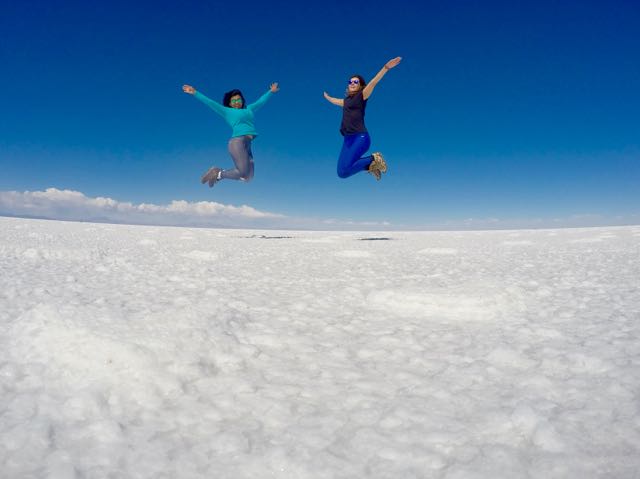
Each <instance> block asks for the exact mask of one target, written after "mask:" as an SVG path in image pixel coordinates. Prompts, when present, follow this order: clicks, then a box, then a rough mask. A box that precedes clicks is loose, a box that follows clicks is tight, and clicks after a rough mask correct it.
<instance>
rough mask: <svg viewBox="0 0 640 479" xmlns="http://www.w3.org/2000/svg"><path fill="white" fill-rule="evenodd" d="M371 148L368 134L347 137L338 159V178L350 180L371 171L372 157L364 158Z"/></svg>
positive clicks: (355, 134)
mask: <svg viewBox="0 0 640 479" xmlns="http://www.w3.org/2000/svg"><path fill="white" fill-rule="evenodd" d="M370 146H371V138H369V134H368V133H354V134H352V135H345V137H344V143H343V144H342V150H341V151H340V158H338V176H339V177H340V178H348V177H350V176H351V175H355V174H356V173H358V172H360V171H365V170H368V169H369V165H370V164H371V162H372V161H373V157H372V156H365V157H362V155H363V154H364V153H366V152H367V150H368V149H369V147H370Z"/></svg>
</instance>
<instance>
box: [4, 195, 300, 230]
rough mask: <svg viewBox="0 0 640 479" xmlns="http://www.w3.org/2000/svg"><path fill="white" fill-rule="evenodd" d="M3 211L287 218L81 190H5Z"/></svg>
mask: <svg viewBox="0 0 640 479" xmlns="http://www.w3.org/2000/svg"><path fill="white" fill-rule="evenodd" d="M0 214H5V215H12V216H31V217H40V218H50V219H57V220H72V221H101V222H102V221H105V222H113V223H141V224H158V225H175V226H231V227H270V226H272V225H273V224H275V223H277V222H279V221H282V220H285V219H286V218H287V217H286V216H284V215H281V214H277V213H270V212H264V211H259V210H257V209H255V208H252V207H250V206H246V205H242V206H233V205H224V204H221V203H215V202H211V201H199V202H194V203H190V202H188V201H184V200H174V201H172V202H171V203H169V204H168V205H155V204H149V203H140V204H137V205H136V204H134V203H131V202H122V201H117V200H114V199H112V198H104V197H97V198H90V197H88V196H85V195H84V194H83V193H81V192H79V191H71V190H59V189H56V188H48V189H47V190H45V191H25V192H22V193H21V192H18V191H1V192H0Z"/></svg>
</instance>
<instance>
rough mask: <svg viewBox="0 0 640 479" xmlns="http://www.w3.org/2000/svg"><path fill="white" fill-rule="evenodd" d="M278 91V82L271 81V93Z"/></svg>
mask: <svg viewBox="0 0 640 479" xmlns="http://www.w3.org/2000/svg"><path fill="white" fill-rule="evenodd" d="M279 91H280V88H279V87H278V82H275V83H272V84H271V93H277V92H279Z"/></svg>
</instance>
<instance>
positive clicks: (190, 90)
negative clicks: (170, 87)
mask: <svg viewBox="0 0 640 479" xmlns="http://www.w3.org/2000/svg"><path fill="white" fill-rule="evenodd" d="M182 91H183V92H185V93H188V94H189V95H195V93H196V89H195V88H193V87H192V86H191V85H182Z"/></svg>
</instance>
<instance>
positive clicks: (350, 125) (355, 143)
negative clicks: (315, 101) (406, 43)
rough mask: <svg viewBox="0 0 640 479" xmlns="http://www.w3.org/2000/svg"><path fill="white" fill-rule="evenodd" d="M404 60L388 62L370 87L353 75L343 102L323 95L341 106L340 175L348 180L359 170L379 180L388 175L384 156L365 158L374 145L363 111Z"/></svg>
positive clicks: (395, 59) (359, 77)
mask: <svg viewBox="0 0 640 479" xmlns="http://www.w3.org/2000/svg"><path fill="white" fill-rule="evenodd" d="M400 60H402V58H401V57H396V58H394V59H392V60H389V61H388V62H387V63H386V64H385V66H384V67H382V70H380V71H379V72H378V74H377V75H376V76H374V77H373V78H372V79H371V81H370V82H369V83H368V84H367V83H366V82H365V80H364V78H362V76H360V75H352V76H351V78H350V79H349V84H348V86H347V96H346V97H345V98H344V99H343V100H341V99H339V98H333V97H331V96H329V95H328V94H327V92H324V97H325V98H326V99H327V100H328V101H329V102H330V103H333V104H334V105H337V106H339V107H342V124H341V125H340V133H342V136H344V143H343V145H342V151H340V158H339V159H338V176H339V177H340V178H348V177H349V176H351V175H355V174H356V173H358V172H360V171H368V172H369V173H371V174H372V175H373V176H375V178H376V180H379V179H380V178H381V177H382V173H386V171H387V164H386V162H385V161H384V158H383V156H382V154H381V153H379V152H375V153H372V154H371V155H370V156H365V157H363V156H362V155H363V154H365V153H366V152H367V150H368V149H369V146H371V139H370V138H369V133H368V132H367V128H366V127H365V125H364V112H365V109H366V107H367V100H368V99H369V97H370V96H371V93H372V92H373V89H374V88H375V87H376V85H377V84H378V82H379V81H380V80H381V79H382V77H383V76H384V75H385V74H386V73H387V71H389V70H391V69H392V68H394V67H395V66H397V65H398V63H400Z"/></svg>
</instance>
